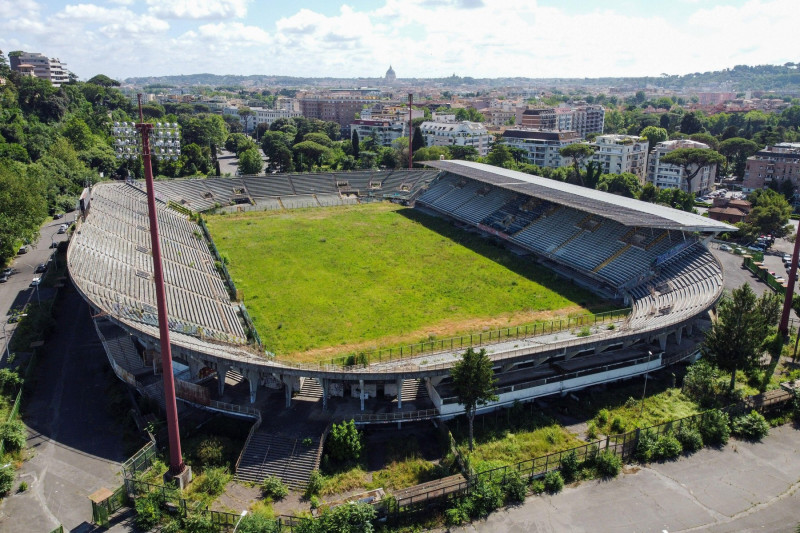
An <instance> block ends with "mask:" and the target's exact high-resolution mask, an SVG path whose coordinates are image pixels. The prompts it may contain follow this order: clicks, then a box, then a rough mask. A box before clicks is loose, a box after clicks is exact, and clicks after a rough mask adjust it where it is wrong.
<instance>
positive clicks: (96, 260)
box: [70, 180, 246, 344]
mask: <svg viewBox="0 0 800 533" xmlns="http://www.w3.org/2000/svg"><path fill="white" fill-rule="evenodd" d="M229 181H230V180H229ZM92 199H93V201H92V211H91V212H90V215H89V218H88V220H87V222H86V223H84V224H82V225H81V228H80V231H79V232H77V233H76V235H75V236H74V237H73V239H74V241H75V242H77V243H78V244H80V246H76V247H75V250H74V251H73V252H72V253H71V263H73V264H81V265H85V266H84V268H78V269H75V268H70V271H71V274H72V275H73V277H74V278H76V279H77V280H82V281H84V282H87V283H85V284H84V285H86V286H87V287H88V288H89V290H90V291H99V292H102V293H103V294H102V295H101V298H102V300H103V301H105V302H106V305H107V306H108V308H110V310H111V312H112V314H119V315H121V316H125V317H126V318H128V319H132V320H136V321H143V320H144V321H145V322H147V323H151V322H152V321H153V320H154V317H155V306H156V302H155V290H154V286H153V281H152V277H153V274H152V273H153V265H152V256H151V247H150V235H149V229H148V228H149V221H148V219H147V216H146V210H147V206H146V197H145V195H144V194H143V192H142V191H140V190H139V189H136V188H134V187H130V186H128V185H125V184H109V185H103V186H101V187H95V189H94V191H93V194H92ZM158 205H159V208H158V212H157V217H158V223H159V230H160V236H161V248H162V256H163V266H164V278H165V280H164V281H165V286H166V290H167V305H168V309H169V313H170V318H171V322H172V323H171V326H170V327H171V329H173V330H177V331H180V332H183V333H189V334H194V335H196V336H199V335H206V336H211V337H216V338H218V339H220V340H225V341H228V342H234V343H239V344H244V343H245V342H246V334H245V331H244V328H243V326H242V324H241V321H240V319H239V318H238V313H237V310H238V308H237V307H236V306H234V305H233V304H232V303H231V302H230V300H229V297H228V291H227V289H226V287H225V284H224V283H223V281H222V279H221V278H220V276H219V274H218V273H217V272H216V269H215V268H214V266H213V265H214V261H213V257H212V256H211V254H210V251H209V249H208V246H207V244H206V242H205V240H204V239H202V238H198V236H200V235H202V234H201V230H200V228H199V227H198V226H197V225H195V224H194V223H191V222H189V221H188V220H186V218H185V217H183V216H182V215H180V214H178V213H176V212H174V211H172V210H169V209H167V208H165V207H163V206H162V204H158ZM95 220H97V221H98V223H97V224H95V223H94V221H95ZM89 258H91V259H90V260H86V261H84V259H89ZM101 288H102V289H108V291H106V290H101ZM144 314H147V315H148V316H149V318H147V319H145V317H144ZM201 332H202V333H201Z"/></svg>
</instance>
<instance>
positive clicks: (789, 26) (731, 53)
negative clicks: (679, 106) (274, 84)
mask: <svg viewBox="0 0 800 533" xmlns="http://www.w3.org/2000/svg"><path fill="white" fill-rule="evenodd" d="M262 1H263V0H262ZM795 2H796V0H747V1H746V2H745V3H744V4H742V5H739V6H731V5H727V4H725V5H720V6H716V7H713V6H710V7H709V5H708V4H709V2H708V1H706V0H704V2H701V3H699V4H696V5H695V4H692V3H690V2H688V1H685V2H682V3H680V4H672V3H671V4H667V3H666V2H665V3H664V4H663V7H662V8H660V9H650V11H652V12H654V13H658V14H657V15H651V16H645V15H642V14H641V13H642V12H645V11H646V10H637V11H636V12H635V14H634V12H628V11H625V10H623V9H621V8H618V7H616V5H615V4H613V3H610V4H606V6H607V7H594V4H590V6H591V7H588V8H585V9H584V10H583V11H582V12H573V11H569V10H567V9H566V8H562V7H560V6H558V5H540V4H539V3H538V2H537V1H536V0H384V1H383V2H381V3H380V4H379V5H377V6H376V7H375V8H372V9H367V10H357V9H355V8H352V7H349V6H347V5H343V6H341V8H340V9H339V10H338V11H337V12H335V13H333V14H332V15H327V14H324V13H321V12H316V11H313V10H311V9H307V8H304V7H303V6H302V4H301V5H298V6H297V8H296V9H295V10H294V12H293V14H292V15H290V16H285V17H283V18H280V19H278V20H273V19H270V18H269V17H270V15H271V13H270V10H269V8H268V7H266V6H265V5H264V4H262V3H252V2H251V0H175V1H169V0H147V1H146V2H133V3H131V0H107V1H106V2H105V3H104V4H103V5H96V4H92V3H78V4H70V5H64V6H63V7H61V8H56V11H55V12H52V11H51V12H49V13H50V14H44V13H46V10H45V9H44V8H43V7H42V6H40V5H39V4H37V3H36V2H35V1H34V0H0V49H31V50H32V51H41V52H43V53H46V54H48V55H52V56H59V57H61V58H62V59H63V60H65V61H66V62H67V63H68V64H69V65H70V68H72V69H73V70H75V72H76V73H77V74H78V75H79V76H81V77H89V76H91V75H94V74H96V73H97V72H104V73H106V74H108V75H113V76H118V77H127V76H136V75H159V74H177V73H184V74H190V73H196V72H218V73H232V74H252V73H263V74H284V75H295V76H336V77H349V76H375V77H378V76H382V74H383V72H384V71H385V70H386V68H387V67H388V65H389V64H392V65H393V67H394V68H395V70H396V71H397V74H398V76H400V77H401V78H402V77H434V76H437V77H438V76H449V75H450V74H452V73H456V74H458V75H461V76H473V77H496V76H522V77H598V76H625V75H631V76H642V75H655V76H657V75H659V74H660V73H662V72H666V73H669V74H683V73H688V72H695V71H706V70H716V69H721V68H725V67H731V66H733V65H736V64H763V63H773V64H774V63H784V62H786V61H795V60H796V59H797V58H796V57H794V56H795V55H796V49H797V44H800V40H798V37H797V33H796V28H797V27H798V26H800V10H797V9H796V8H795V6H794V4H795ZM376 4H377V3H376ZM20 5H22V6H25V7H26V9H20V8H19V7H18V6H20ZM677 5H680V6H681V7H680V8H678V7H676V6H677ZM248 8H251V9H250V11H252V12H251V13H249V12H248ZM679 9H680V11H677V10H679ZM677 12H683V13H689V15H684V16H683V17H682V18H677V17H676V16H675V13H677ZM3 14H6V15H7V16H5V17H4V16H2V15H3ZM245 17H246V18H245ZM237 19H241V20H237ZM201 20H202V22H201ZM167 21H169V23H168V22H167ZM53 28H58V31H53ZM19 43H24V46H25V47H24V48H23V47H22V46H20V44H19ZM165 51H168V52H165Z"/></svg>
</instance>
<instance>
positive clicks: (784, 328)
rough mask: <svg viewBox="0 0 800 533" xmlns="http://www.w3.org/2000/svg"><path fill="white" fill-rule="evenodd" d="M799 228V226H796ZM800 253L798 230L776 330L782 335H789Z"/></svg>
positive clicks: (799, 234)
mask: <svg viewBox="0 0 800 533" xmlns="http://www.w3.org/2000/svg"><path fill="white" fill-rule="evenodd" d="M798 229H800V226H798ZM799 255H800V232H798V233H795V239H794V251H793V252H792V266H791V268H789V281H788V283H787V284H786V297H785V298H784V300H783V313H781V322H780V324H779V325H778V331H780V332H781V335H783V336H784V337H786V336H788V335H789V313H791V311H792V300H793V299H794V283H795V281H796V280H797V258H798V256H799Z"/></svg>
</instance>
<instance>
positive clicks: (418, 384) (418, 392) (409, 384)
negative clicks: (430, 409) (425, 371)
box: [401, 379, 431, 403]
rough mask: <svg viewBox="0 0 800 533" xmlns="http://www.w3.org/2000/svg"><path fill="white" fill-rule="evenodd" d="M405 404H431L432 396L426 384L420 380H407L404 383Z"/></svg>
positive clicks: (402, 392)
mask: <svg viewBox="0 0 800 533" xmlns="http://www.w3.org/2000/svg"><path fill="white" fill-rule="evenodd" d="M401 394H402V395H403V403H406V402H411V403H430V401H431V400H430V396H429V395H428V389H427V388H426V387H425V382H424V381H422V380H419V379H407V380H405V381H403V390H402V391H401Z"/></svg>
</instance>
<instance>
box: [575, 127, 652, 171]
mask: <svg viewBox="0 0 800 533" xmlns="http://www.w3.org/2000/svg"><path fill="white" fill-rule="evenodd" d="M590 144H591V146H594V147H595V152H594V155H592V156H591V158H589V161H595V162H597V163H600V165H601V166H602V169H603V173H605V174H622V173H623V172H630V173H631V174H635V175H636V176H638V177H639V181H641V182H642V183H643V182H644V180H645V177H646V176H647V140H646V139H642V138H641V137H638V136H636V135H599V136H598V137H596V138H595V140H594V142H593V143H590Z"/></svg>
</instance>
